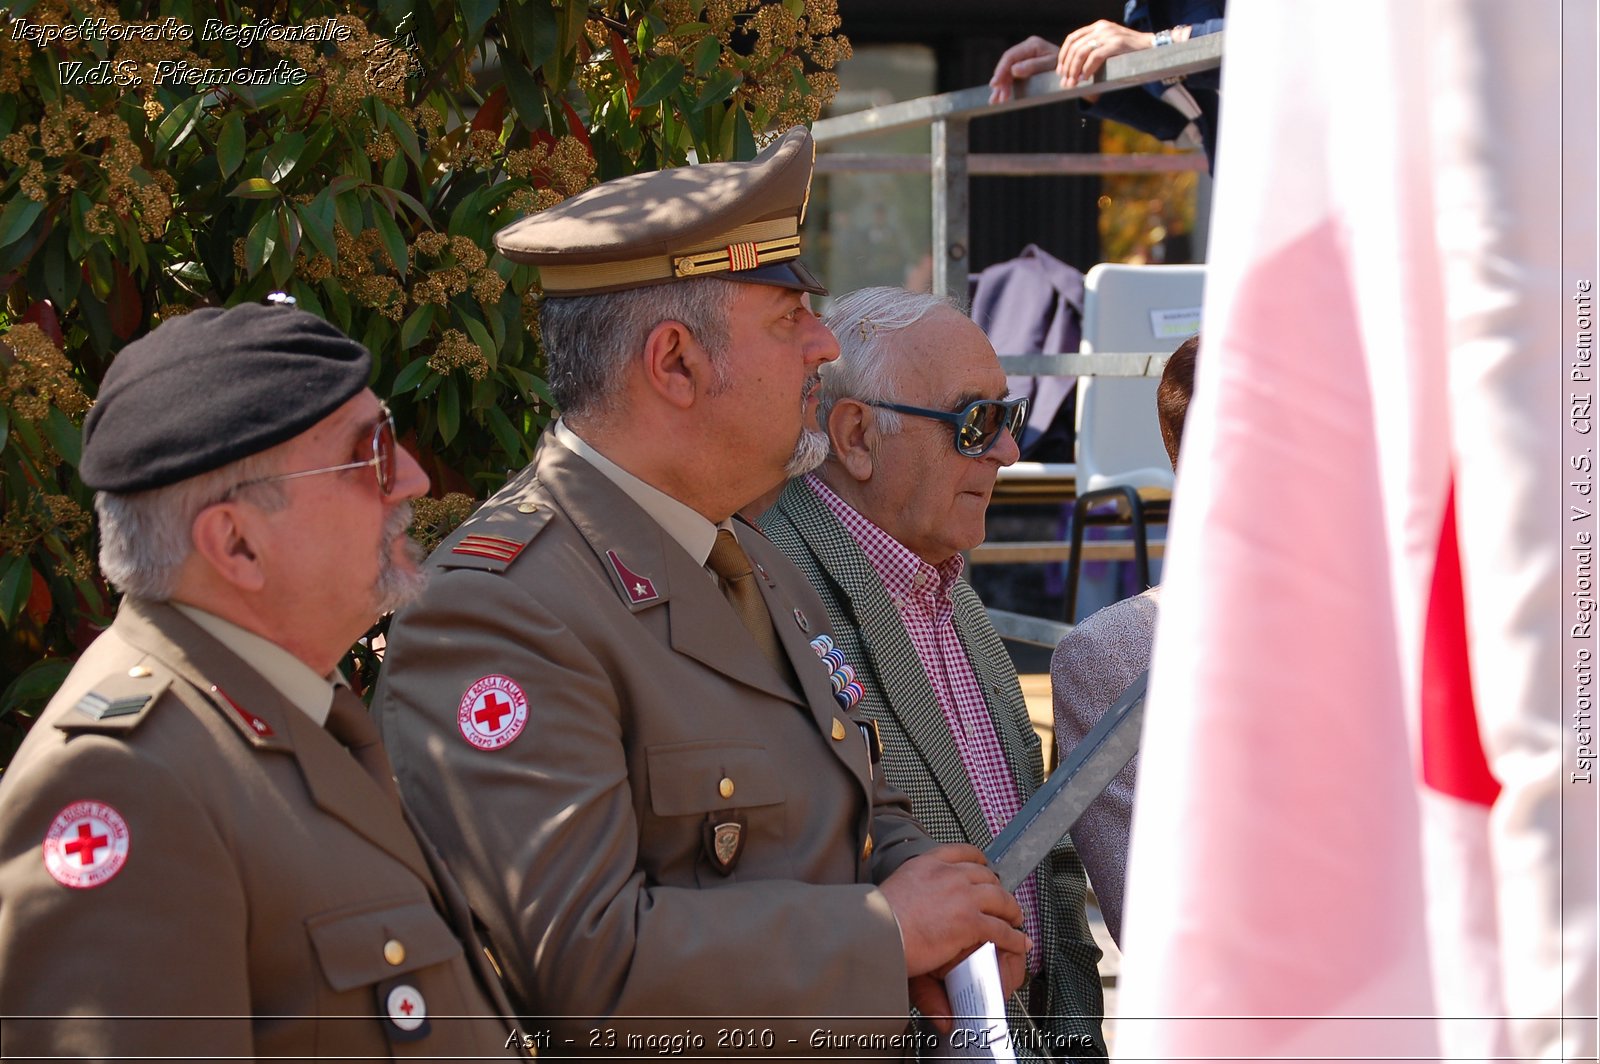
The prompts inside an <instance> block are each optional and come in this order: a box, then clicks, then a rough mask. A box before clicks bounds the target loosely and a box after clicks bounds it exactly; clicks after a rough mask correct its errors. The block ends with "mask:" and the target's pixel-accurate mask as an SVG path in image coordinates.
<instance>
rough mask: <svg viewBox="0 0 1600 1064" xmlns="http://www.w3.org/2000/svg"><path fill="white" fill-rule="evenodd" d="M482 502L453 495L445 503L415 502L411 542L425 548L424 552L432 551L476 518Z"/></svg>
mask: <svg viewBox="0 0 1600 1064" xmlns="http://www.w3.org/2000/svg"><path fill="white" fill-rule="evenodd" d="M477 506H478V502H477V500H476V499H474V498H473V497H472V496H470V495H464V494H462V493H461V492H459V491H452V492H450V493H449V494H448V495H446V496H445V497H444V498H442V499H426V498H424V499H413V500H412V502H411V538H412V539H414V540H416V541H417V542H418V543H420V544H422V549H423V550H426V551H432V550H433V549H434V548H435V547H437V546H438V545H439V544H440V543H441V542H443V540H444V538H445V537H446V536H448V535H449V534H450V533H452V532H454V531H455V530H456V528H457V527H458V526H459V525H460V524H461V522H463V521H465V520H466V519H467V518H468V517H471V516H472V511H473V510H475V509H476V508H477Z"/></svg>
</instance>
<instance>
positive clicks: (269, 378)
mask: <svg viewBox="0 0 1600 1064" xmlns="http://www.w3.org/2000/svg"><path fill="white" fill-rule="evenodd" d="M371 371H372V355H371V354H370V353H368V351H367V349H366V348H365V347H363V346H362V345H360V344H358V343H356V341H354V340H352V339H350V338H349V337H348V336H346V335H345V334H344V333H342V332H340V331H339V330H338V329H337V328H335V327H334V326H332V325H330V324H329V323H328V322H325V321H323V320H322V319H321V318H319V317H317V316H316V315H314V314H307V313H306V312H305V311H303V310H295V309H293V308H291V307H285V306H264V305H261V304H254V303H252V304H245V305H242V306H237V307H233V308H232V309H230V310H222V309H219V308H215V307H210V308H207V309H205V310H196V311H192V312H190V313H188V314H185V315H183V316H182V317H178V318H172V319H169V320H168V321H166V322H163V323H162V324H161V326H160V327H159V328H157V329H156V330H155V331H153V332H151V333H150V334H149V335H147V336H143V337H141V338H139V339H138V340H135V341H134V342H133V343H131V344H129V345H128V346H127V347H125V348H123V349H122V351H121V352H120V353H119V354H118V355H117V357H116V358H115V359H114V360H112V363H111V368H110V369H109V370H107V371H106V376H105V380H103V381H102V382H101V384H100V394H99V396H98V397H97V398H96V399H95V404H94V406H93V407H92V408H90V410H89V416H88V417H86V418H85V419H84V422H83V458H82V461H81V462H80V463H79V466H78V472H79V475H81V476H82V477H83V482H84V483H85V484H87V485H88V486H89V487H91V488H94V489H95V490H96V491H116V492H134V491H148V490H149V489H151V488H160V487H165V486H166V485H168V484H175V483H177V482H178V481H180V480H185V479H187V478H189V477H192V476H197V475H199V474H201V473H207V472H210V471H211V470H213V469H219V468H221V467H222V466H225V465H227V464H228V463H229V462H234V461H237V460H239V459H241V458H247V457H249V456H250V455H253V454H259V453H260V452H262V451H264V450H266V449H267V448H269V447H272V446H275V445H276V444H280V443H282V442H284V441H285V440H289V439H293V438H294V437H296V436H298V435H299V434H300V433H302V432H304V431H305V430H306V429H309V428H310V427H311V426H313V425H315V424H316V423H317V422H319V421H321V420H322V419H323V418H325V417H327V416H328V415H329V414H331V413H333V411H335V410H337V409H338V408H339V407H340V406H341V405H343V404H344V403H345V402H346V401H347V400H349V399H350V398H351V397H352V396H354V395H355V394H356V393H357V392H359V391H361V389H363V388H365V387H366V386H367V378H368V376H369V375H370V374H371Z"/></svg>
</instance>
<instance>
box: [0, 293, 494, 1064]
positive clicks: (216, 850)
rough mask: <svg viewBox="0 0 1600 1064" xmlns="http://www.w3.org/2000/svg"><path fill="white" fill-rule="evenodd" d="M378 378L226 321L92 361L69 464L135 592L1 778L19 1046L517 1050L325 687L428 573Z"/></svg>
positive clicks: (306, 346) (276, 330)
mask: <svg viewBox="0 0 1600 1064" xmlns="http://www.w3.org/2000/svg"><path fill="white" fill-rule="evenodd" d="M370 369H371V356H370V355H369V354H368V352H367V351H366V349H365V348H363V347H362V346H361V345H360V344H357V343H355V342H354V341H352V340H350V339H348V338H347V337H345V336H344V335H343V334H341V333H340V332H339V331H338V330H336V329H334V328H333V327H332V326H330V325H328V324H327V323H325V322H323V321H321V320H319V319H317V318H315V317H313V316H312V315H310V314H305V313H303V312H300V311H297V310H294V309H291V308H288V307H281V306H271V307H265V306H243V307H237V308H234V309H232V310H227V311H223V310H215V309H208V310H199V311H195V312H193V313H191V314H188V315H186V316H183V317H180V318H175V319H173V320H171V321H169V322H167V323H166V324H164V325H162V326H161V327H160V328H159V329H157V330H155V331H154V332H153V333H151V334H150V335H149V336H147V337H145V338H144V339H142V340H139V341H136V342H135V343H133V344H130V345H129V346H128V347H127V348H126V349H124V350H123V351H122V353H121V354H120V355H119V356H118V357H117V359H116V361H115V362H114V363H113V364H112V367H111V369H110V371H109V372H108V373H107V375H106V379H105V382H104V384H103V385H102V387H101V391H100V396H99V400H98V402H97V404H96V406H95V407H94V409H93V410H92V411H91V412H90V415H89V418H88V421H87V422H86V424H85V426H84V448H83V459H82V465H81V470H82V473H83V478H84V481H85V483H87V484H89V485H90V486H91V487H93V488H96V489H97V491H98V494H97V496H96V508H97V510H98V513H99V516H100V528H101V536H102V551H101V565H102V568H103V569H104V570H105V572H106V574H107V576H108V578H109V579H111V580H112V582H113V583H114V584H116V585H117V586H119V587H120V588H121V589H122V590H123V591H124V592H126V597H125V598H124V599H123V601H122V605H121V608H120V609H119V610H118V613H117V618H116V621H115V623H114V624H113V625H112V626H111V628H110V630H109V631H107V632H106V633H105V634H104V635H102V636H101V637H100V638H99V639H97V640H96V641H95V642H94V644H93V645H92V646H91V647H90V648H89V649H88V650H87V651H86V652H85V653H84V655H83V657H82V658H81V659H80V660H79V662H78V664H77V665H76V666H75V667H74V668H73V670H72V672H71V674H70V675H69V676H68V677H67V680H66V682H65V683H64V684H63V685H62V687H61V690H60V691H59V693H58V694H57V695H56V697H55V698H54V699H53V700H52V701H51V703H50V705H49V706H48V707H47V708H46V710H45V711H44V713H43V715H42V716H41V717H40V719H39V721H38V722H37V723H36V724H35V725H34V728H33V730H32V731H31V732H30V734H29V735H28V737H27V739H26V740H25V741H24V742H23V744H22V747H21V749H20V751H19V752H18V754H17V757H16V759H15V761H14V762H13V763H12V765H11V767H10V768H9V769H8V770H7V772H6V774H5V776H4V779H3V780H0V1014H4V1015H5V1017H6V1018H5V1020H4V1021H3V1029H4V1033H3V1035H0V1038H3V1041H4V1046H3V1050H4V1053H5V1055H7V1056H8V1057H19V1056H70V1057H78V1058H88V1059H108V1058H120V1057H124V1056H147V1055H153V1056H160V1057H185V1056H192V1057H196V1058H212V1059H222V1058H256V1057H261V1058H277V1057H312V1056H315V1057H360V1058H364V1059H374V1058H375V1059H388V1058H390V1057H400V1056H418V1057H425V1058H429V1059H434V1060H440V1059H452V1058H461V1057H467V1056H472V1057H485V1056H497V1057H498V1056H511V1055H512V1054H513V1050H510V1049H507V1048H505V1047H506V1044H507V1041H508V1039H509V1038H510V1035H511V1033H512V1028H511V1027H510V1026H508V1024H507V1022H506V1021H505V1020H504V1019H502V1018H501V1017H505V1016H509V1015H510V1007H509V1005H508V1004H507V1003H506V1001H505V998H504V995H503V993H501V991H500V990H499V987H498V985H497V983H496V981H495V978H494V974H493V971H492V969H491V968H490V967H489V965H488V962H487V959H486V957H485V956H484V954H483V952H482V949H481V948H480V947H479V946H478V945H477V944H476V942H475V941H474V940H473V939H472V931H471V918H470V915H469V914H468V912H467V909H466V905H465V901H464V898H463V897H462V895H461V893H460V890H459V888H458V887H456V885H455V884H454V882H453V881H452V880H451V879H449V877H448V876H447V875H446V874H445V873H444V872H443V871H442V866H440V865H438V864H437V858H436V855H434V853H433V851H432V850H431V848H430V846H429V844H428V843H427V842H426V840H424V839H422V838H421V837H420V836H418V835H417V834H415V833H414V832H413V829H412V827H411V826H410V825H409V823H408V821H407V819H406V817H405V814H404V812H403V810H402V807H401V805H400V803H399V799H398V794H397V792H396V790H395V787H394V781H393V777H392V774H391V771H390V770H389V769H388V766H387V761H386V760H385V758H384V755H383V752H382V748H381V746H378V745H377V733H376V729H375V728H374V727H373V724H372V722H371V720H370V719H368V718H367V716H366V714H365V712H364V710H363V707H362V706H361V703H360V700H359V699H358V698H356V696H355V695H354V694H352V693H351V692H350V691H349V689H348V688H343V689H340V688H336V686H335V683H334V682H333V681H337V679H338V677H337V669H336V666H337V662H338V660H339V658H340V657H341V656H342V654H343V652H344V650H345V649H346V648H348V647H349V645H350V644H351V643H352V642H353V641H354V640H355V639H356V638H358V637H359V636H360V635H361V634H362V632H363V631H364V630H365V629H366V628H367V627H368V626H370V624H371V623H372V621H373V620H374V619H375V618H376V617H377V616H378V615H379V613H380V612H381V611H382V610H383V609H385V608H389V607H392V606H393V605H394V604H396V603H397V602H398V601H400V600H401V599H403V598H404V597H406V594H407V591H408V588H410V587H412V586H414V585H415V584H416V583H418V582H419V575H418V573H417V570H416V563H415V560H414V558H412V557H411V556H410V554H409V553H408V547H409V542H408V541H407V540H406V539H405V535H404V531H405V528H406V525H407V523H408V521H409V511H410V501H409V500H410V499H412V498H414V497H416V496H417V495H419V494H421V493H422V492H423V491H425V490H426V488H427V478H426V476H425V475H424V474H423V473H422V471H421V469H420V468H418V466H417V464H416V462H415V461H414V460H412V459H411V458H410V457H409V456H408V455H406V454H405V453H404V452H403V451H401V450H400V449H399V448H398V447H397V446H396V444H395V440H394V430H393V426H392V424H390V422H389V420H388V417H387V412H386V411H383V410H382V409H381V406H380V404H379V403H378V401H377V399H376V398H375V397H374V396H373V394H372V393H371V392H370V391H368V390H367V388H366V384H367V377H368V374H369V371H370ZM464 939H465V941H463V940H464Z"/></svg>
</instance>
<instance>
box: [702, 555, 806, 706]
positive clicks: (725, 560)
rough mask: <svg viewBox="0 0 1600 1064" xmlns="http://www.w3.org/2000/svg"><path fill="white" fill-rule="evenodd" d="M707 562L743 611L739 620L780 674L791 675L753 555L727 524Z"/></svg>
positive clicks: (738, 608) (736, 609) (733, 602)
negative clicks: (768, 610)
mask: <svg viewBox="0 0 1600 1064" xmlns="http://www.w3.org/2000/svg"><path fill="white" fill-rule="evenodd" d="M706 565H707V566H709V567H710V569H711V571H712V572H714V573H716V574H717V576H718V577H720V578H721V579H722V593H723V594H724V595H726V596H727V598H728V601H729V602H730V603H732V604H733V612H735V613H737V614H738V615H739V620H741V621H743V622H744V626H745V627H746V628H748V629H749V630H750V634H751V635H752V636H754V637H755V640H756V646H758V647H760V648H761V652H762V653H763V654H765V655H766V656H767V660H768V661H770V662H772V667H773V668H775V669H777V670H778V673H779V674H780V675H788V667H789V666H788V658H787V657H785V656H784V653H783V648H782V647H780V646H779V645H778V633H776V632H774V631H773V630H772V615H771V614H769V613H768V612H767V604H766V602H764V601H763V600H762V598H761V589H760V588H759V587H757V586H756V578H755V574H754V573H753V572H752V571H751V569H750V557H749V555H747V554H745V552H744V548H743V547H741V546H739V541H738V540H737V539H734V538H733V533H732V532H729V531H728V530H727V529H726V528H724V529H721V530H719V531H718V532H717V543H716V546H714V547H712V548H711V557H710V558H708V559H706Z"/></svg>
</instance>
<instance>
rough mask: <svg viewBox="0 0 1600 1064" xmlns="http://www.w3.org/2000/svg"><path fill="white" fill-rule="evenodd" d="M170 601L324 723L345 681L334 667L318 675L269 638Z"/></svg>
mask: <svg viewBox="0 0 1600 1064" xmlns="http://www.w3.org/2000/svg"><path fill="white" fill-rule="evenodd" d="M172 605H173V607H175V608H176V609H177V610H178V612H180V613H182V614H183V615H184V616H185V617H187V618H189V619H190V620H191V621H193V622H194V623H195V624H198V625H199V626H200V627H201V628H203V629H205V631H206V634H208V635H210V636H211V637H212V638H213V639H215V640H216V641H217V642H219V643H221V644H222V645H223V646H225V647H227V648H228V649H229V650H231V651H233V653H234V654H235V655H237V656H238V657H239V659H240V660H241V661H243V662H244V663H245V664H246V665H248V666H250V667H251V668H252V669H254V670H255V671H256V672H258V673H260V674H261V678H262V679H264V680H266V681H267V683H269V684H271V685H272V687H273V688H274V689H275V690H276V691H277V692H278V693H279V694H280V695H282V696H283V697H284V698H285V699H287V700H288V701H289V702H290V703H291V704H293V705H294V706H295V708H297V709H299V710H300V711H301V712H302V713H304V714H305V715H306V716H308V717H310V718H311V719H312V720H313V721H315V722H316V724H317V727H319V728H320V727H323V726H324V725H326V724H327V722H328V710H329V708H330V707H331V706H332V705H333V688H334V685H335V684H342V683H344V682H345V679H344V677H343V676H340V675H339V672H338V670H337V669H335V670H334V673H333V675H332V676H318V675H317V674H316V673H315V672H313V671H312V670H311V667H310V666H309V665H307V664H306V663H305V662H303V661H301V660H300V659H299V658H297V657H295V656H294V655H293V654H291V653H289V652H288V651H287V650H285V649H283V648H282V647H280V646H279V645H278V644H276V643H274V642H272V640H270V639H264V638H262V637H261V636H259V635H256V634H255V633H254V632H250V631H246V630H245V629H243V628H240V627H239V626H238V625H236V624H234V623H233V622H232V621H225V620H223V619H222V618H221V617H218V616H217V615H216V614H214V613H208V612H206V611H205V610H203V609H200V608H199V607H198V606H190V605H189V604H188V603H184V602H174V603H172Z"/></svg>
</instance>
